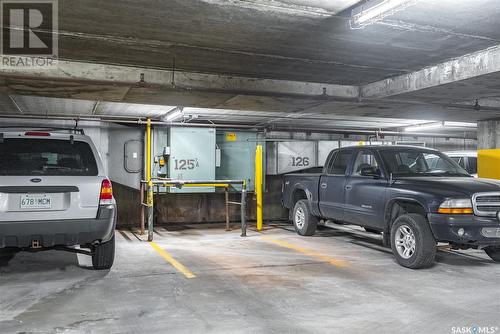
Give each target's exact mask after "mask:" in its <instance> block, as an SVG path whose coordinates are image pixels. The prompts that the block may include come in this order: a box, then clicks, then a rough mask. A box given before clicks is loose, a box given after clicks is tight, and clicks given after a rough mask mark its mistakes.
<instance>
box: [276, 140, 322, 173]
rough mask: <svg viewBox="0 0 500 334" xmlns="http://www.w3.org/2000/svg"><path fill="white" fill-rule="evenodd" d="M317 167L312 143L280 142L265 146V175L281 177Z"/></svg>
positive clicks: (316, 154)
mask: <svg viewBox="0 0 500 334" xmlns="http://www.w3.org/2000/svg"><path fill="white" fill-rule="evenodd" d="M317 166H318V150H317V143H316V142H314V141H280V142H270V143H268V145H267V174H268V175H281V174H286V173H290V172H295V171H299V170H304V169H308V168H312V167H317Z"/></svg>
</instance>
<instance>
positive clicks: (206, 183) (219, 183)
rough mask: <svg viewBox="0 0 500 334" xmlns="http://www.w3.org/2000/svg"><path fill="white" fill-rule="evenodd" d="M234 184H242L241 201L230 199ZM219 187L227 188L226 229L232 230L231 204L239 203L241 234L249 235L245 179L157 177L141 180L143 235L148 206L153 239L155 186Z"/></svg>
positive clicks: (150, 237)
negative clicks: (230, 218)
mask: <svg viewBox="0 0 500 334" xmlns="http://www.w3.org/2000/svg"><path fill="white" fill-rule="evenodd" d="M232 185H241V186H242V189H241V202H233V201H229V191H228V190H229V187H230V186H232ZM155 186H157V187H175V188H178V189H181V188H182V187H217V188H224V189H225V191H224V192H225V201H226V231H229V230H230V222H229V205H230V204H231V205H239V206H240V207H241V236H242V237H246V236H247V224H246V193H247V184H246V181H245V180H172V179H163V178H156V179H151V180H150V181H149V182H148V181H145V180H141V206H142V207H141V235H142V234H144V227H145V226H144V206H146V207H147V208H148V241H153V228H154V226H153V211H154V210H153V207H154V200H153V195H154V187H155ZM144 187H146V189H147V197H146V198H147V200H146V203H144Z"/></svg>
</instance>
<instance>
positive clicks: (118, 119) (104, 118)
mask: <svg viewBox="0 0 500 334" xmlns="http://www.w3.org/2000/svg"><path fill="white" fill-rule="evenodd" d="M0 118H14V119H39V120H61V121H63V120H66V121H68V120H70V121H94V122H103V123H124V124H137V125H145V124H146V122H147V120H146V118H137V117H130V116H116V115H101V116H99V117H95V116H94V117H89V116H84V115H82V116H80V115H76V116H36V115H10V114H7V115H0ZM151 125H161V126H166V127H170V126H193V127H210V128H226V129H256V130H259V129H260V130H263V129H266V128H269V127H265V126H255V125H242V124H216V123H213V124H212V123H210V124H207V123H179V122H177V123H169V122H162V121H151ZM0 127H1V125H0ZM271 131H278V132H279V131H295V132H318V133H337V134H353V135H356V134H357V135H383V136H401V137H430V138H455V139H477V136H466V135H459V134H443V133H428V132H411V133H410V132H408V133H407V132H402V131H384V130H360V129H345V128H327V129H322V128H304V127H300V128H294V127H290V126H286V127H279V126H278V127H273V128H272V129H271Z"/></svg>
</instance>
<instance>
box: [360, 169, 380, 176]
mask: <svg viewBox="0 0 500 334" xmlns="http://www.w3.org/2000/svg"><path fill="white" fill-rule="evenodd" d="M360 175H361V176H370V177H373V178H380V177H381V176H382V172H381V171H380V168H378V167H363V168H361V172H360Z"/></svg>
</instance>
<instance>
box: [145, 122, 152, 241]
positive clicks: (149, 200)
mask: <svg viewBox="0 0 500 334" xmlns="http://www.w3.org/2000/svg"><path fill="white" fill-rule="evenodd" d="M146 151H147V152H146V181H147V182H148V195H147V202H146V203H147V206H148V241H153V211H154V210H153V205H154V202H153V198H154V196H153V187H154V185H153V181H151V120H150V119H149V118H148V120H147V123H146Z"/></svg>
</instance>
